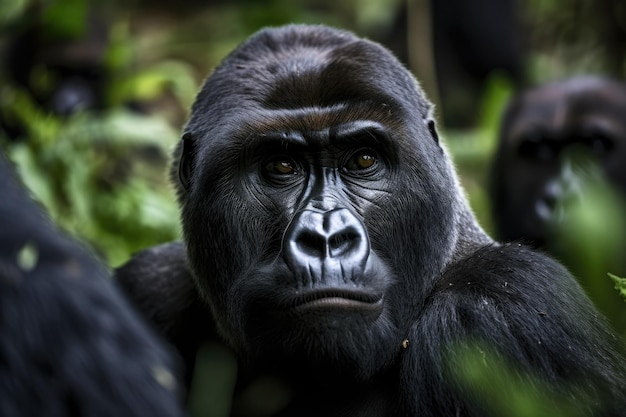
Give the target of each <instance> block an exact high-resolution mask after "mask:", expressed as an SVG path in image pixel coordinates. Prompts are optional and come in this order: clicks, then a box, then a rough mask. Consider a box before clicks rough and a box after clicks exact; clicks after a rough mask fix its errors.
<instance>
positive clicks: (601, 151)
mask: <svg viewBox="0 0 626 417" xmlns="http://www.w3.org/2000/svg"><path fill="white" fill-rule="evenodd" d="M581 141H582V143H583V144H584V145H585V146H587V147H588V148H589V149H590V150H591V151H592V152H593V153H594V154H596V155H597V156H604V155H606V154H608V153H610V152H611V151H612V150H613V147H614V145H615V144H614V143H613V141H612V140H611V139H610V138H609V137H607V136H606V135H604V134H603V133H600V132H595V133H589V134H586V135H583V137H582V138H581Z"/></svg>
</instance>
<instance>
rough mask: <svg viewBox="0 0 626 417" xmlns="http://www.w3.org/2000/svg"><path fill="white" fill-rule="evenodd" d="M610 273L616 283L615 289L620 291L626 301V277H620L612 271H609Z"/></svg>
mask: <svg viewBox="0 0 626 417" xmlns="http://www.w3.org/2000/svg"><path fill="white" fill-rule="evenodd" d="M608 275H609V277H610V278H611V279H612V280H613V282H614V283H615V289H616V290H617V291H618V292H619V295H621V296H622V298H624V301H625V302H626V278H620V277H618V276H617V275H613V274H611V273H610V272H609V273H608Z"/></svg>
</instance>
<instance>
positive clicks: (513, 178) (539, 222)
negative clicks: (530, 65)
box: [493, 77, 626, 247]
mask: <svg viewBox="0 0 626 417" xmlns="http://www.w3.org/2000/svg"><path fill="white" fill-rule="evenodd" d="M625 109H626V87H625V86H624V85H623V84H620V83H617V82H615V81H611V80H607V79H603V78H597V77H574V78H571V79H568V80H565V81H561V82H555V83H552V84H546V85H542V86H539V87H537V88H535V89H531V90H528V91H526V92H524V93H523V94H521V95H520V96H519V97H517V98H516V100H514V101H513V102H512V104H511V105H510V106H509V108H508V110H507V112H506V113H505V116H504V119H503V120H504V122H503V126H502V130H501V133H500V139H499V148H498V151H497V154H496V157H495V162H494V172H493V181H494V185H495V186H494V189H493V200H494V218H495V220H496V227H497V229H498V233H499V235H500V236H499V237H500V238H501V239H505V240H511V239H526V240H528V241H529V242H532V243H533V244H535V245H537V246H542V247H545V246H547V244H548V241H549V240H550V231H551V228H552V227H553V226H554V225H555V224H557V223H558V222H560V221H562V219H566V217H564V213H563V210H562V207H563V206H567V203H568V201H570V200H576V199H580V198H582V194H581V190H582V189H583V188H584V184H585V183H587V182H596V181H598V180H599V179H601V177H606V179H608V180H609V181H610V182H611V183H612V184H613V185H615V186H617V187H618V189H621V190H626V174H625V172H626V171H624V169H623V162H624V161H625V160H626V140H625V139H626V123H625V122H624V118H623V111H624V110H625Z"/></svg>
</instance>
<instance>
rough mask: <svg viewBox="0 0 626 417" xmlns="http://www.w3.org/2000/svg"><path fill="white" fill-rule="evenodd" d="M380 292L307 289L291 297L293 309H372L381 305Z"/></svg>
mask: <svg viewBox="0 0 626 417" xmlns="http://www.w3.org/2000/svg"><path fill="white" fill-rule="evenodd" d="M382 302H383V297H382V294H372V293H368V292H364V291H355V290H346V289H339V288H331V289H323V290H314V291H308V292H306V293H303V294H300V295H298V296H297V297H295V298H294V299H293V303H292V305H291V307H292V308H293V309H295V310H298V311H302V310H309V309H359V310H363V309H366V310H372V309H379V308H381V306H382Z"/></svg>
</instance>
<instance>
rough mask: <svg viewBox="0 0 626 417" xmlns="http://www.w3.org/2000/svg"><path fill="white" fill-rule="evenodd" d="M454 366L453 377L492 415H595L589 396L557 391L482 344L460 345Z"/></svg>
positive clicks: (452, 366) (453, 362)
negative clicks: (570, 394)
mask: <svg viewBox="0 0 626 417" xmlns="http://www.w3.org/2000/svg"><path fill="white" fill-rule="evenodd" d="M453 353H454V355H453V356H452V358H453V359H451V363H450V365H451V366H450V369H451V370H452V371H451V372H452V375H451V378H453V380H455V381H457V382H458V383H459V384H460V386H461V387H463V388H464V389H466V390H469V392H470V393H471V394H472V395H474V396H475V398H476V399H477V401H479V403H481V404H482V405H483V406H484V407H485V410H486V411H487V412H488V413H489V414H490V415H496V416H509V417H544V416H545V417H583V416H590V415H592V412H591V411H592V410H590V409H589V407H590V404H593V402H591V401H590V398H588V396H587V395H585V394H584V393H579V394H578V395H576V396H568V395H564V394H563V393H558V392H554V391H553V390H550V389H549V388H548V386H547V385H546V384H544V383H542V382H541V381H540V379H539V378H536V377H534V376H533V375H530V374H528V373H523V372H520V371H519V370H518V369H516V367H515V366H514V365H513V364H512V363H511V362H510V361H506V360H504V359H503V358H501V357H500V356H499V355H498V354H497V353H496V352H494V351H493V350H490V349H488V348H486V347H484V346H482V345H479V344H474V345H464V346H458V347H457V348H455V349H454V351H453Z"/></svg>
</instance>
